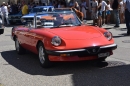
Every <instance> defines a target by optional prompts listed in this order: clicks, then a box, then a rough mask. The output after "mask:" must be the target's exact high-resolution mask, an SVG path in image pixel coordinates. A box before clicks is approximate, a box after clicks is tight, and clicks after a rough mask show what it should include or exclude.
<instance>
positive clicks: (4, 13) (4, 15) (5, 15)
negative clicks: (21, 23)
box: [1, 2, 10, 25]
mask: <svg viewBox="0 0 130 86" xmlns="http://www.w3.org/2000/svg"><path fill="white" fill-rule="evenodd" d="M1 11H2V22H3V25H5V24H4V23H5V21H4V20H5V19H6V22H7V25H9V24H10V23H9V20H8V14H9V12H8V7H7V6H6V3H5V2H3V4H2V7H1Z"/></svg>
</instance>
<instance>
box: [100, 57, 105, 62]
mask: <svg viewBox="0 0 130 86" xmlns="http://www.w3.org/2000/svg"><path fill="white" fill-rule="evenodd" d="M106 58H107V57H102V58H99V59H98V61H99V62H102V61H105V60H106Z"/></svg>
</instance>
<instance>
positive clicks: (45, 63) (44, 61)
mask: <svg viewBox="0 0 130 86" xmlns="http://www.w3.org/2000/svg"><path fill="white" fill-rule="evenodd" d="M38 56H39V61H40V64H41V66H42V67H43V68H49V67H51V62H50V61H49V59H48V55H47V53H46V51H45V48H44V46H43V43H39V45H38Z"/></svg>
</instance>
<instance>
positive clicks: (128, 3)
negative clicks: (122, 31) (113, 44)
mask: <svg viewBox="0 0 130 86" xmlns="http://www.w3.org/2000/svg"><path fill="white" fill-rule="evenodd" d="M123 4H124V9H125V21H126V28H127V34H126V35H129V36H130V0H124V1H123Z"/></svg>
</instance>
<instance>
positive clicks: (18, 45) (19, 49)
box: [15, 38, 26, 54]
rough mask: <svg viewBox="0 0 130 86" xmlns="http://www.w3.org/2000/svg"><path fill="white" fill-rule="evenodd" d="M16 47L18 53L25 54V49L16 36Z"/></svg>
mask: <svg viewBox="0 0 130 86" xmlns="http://www.w3.org/2000/svg"><path fill="white" fill-rule="evenodd" d="M15 49H16V52H17V53H18V54H24V53H25V51H26V50H25V49H24V48H23V47H22V46H21V45H20V43H19V41H18V38H15Z"/></svg>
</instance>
